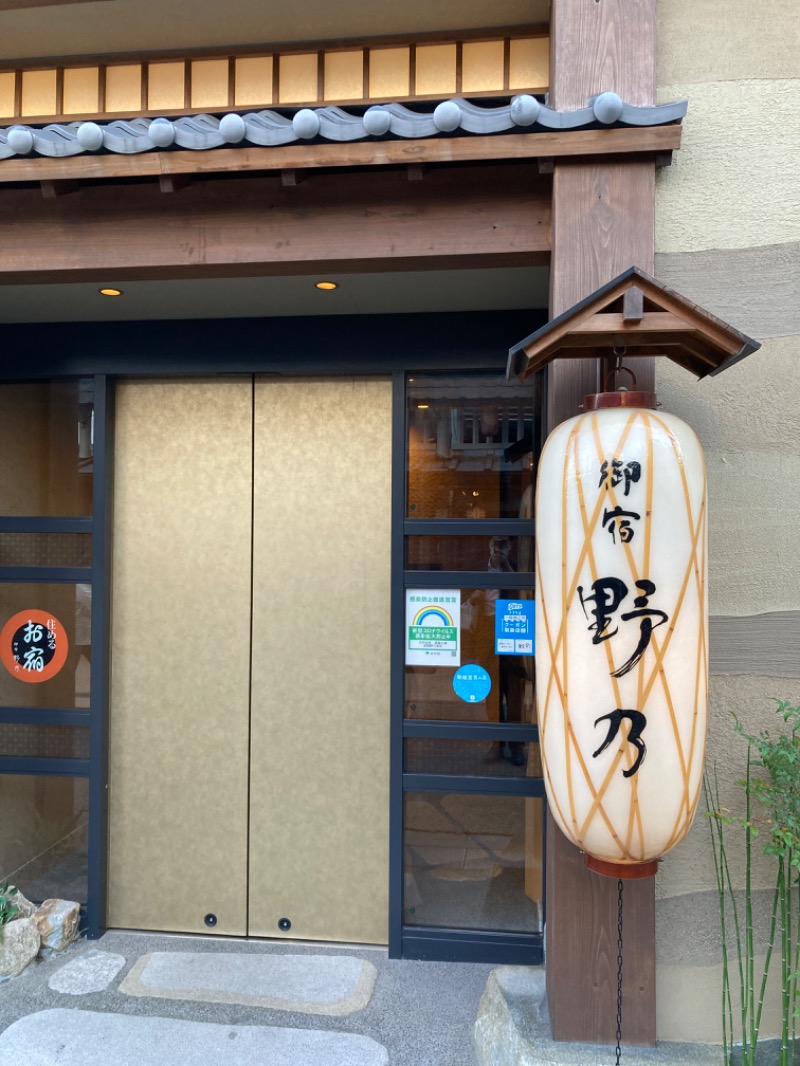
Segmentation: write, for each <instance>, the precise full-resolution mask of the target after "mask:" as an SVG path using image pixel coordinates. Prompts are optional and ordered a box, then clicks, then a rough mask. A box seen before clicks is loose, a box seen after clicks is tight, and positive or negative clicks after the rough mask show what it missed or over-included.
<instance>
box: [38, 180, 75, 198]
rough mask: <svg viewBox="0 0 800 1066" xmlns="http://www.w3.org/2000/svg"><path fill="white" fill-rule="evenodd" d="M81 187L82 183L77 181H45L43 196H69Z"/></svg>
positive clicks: (43, 183)
mask: <svg viewBox="0 0 800 1066" xmlns="http://www.w3.org/2000/svg"><path fill="white" fill-rule="evenodd" d="M79 188H80V183H79V182H77V181H43V182H42V196H43V197H44V198H45V200H55V198H56V197H57V196H68V195H69V194H70V193H72V192H77V191H78V189H79Z"/></svg>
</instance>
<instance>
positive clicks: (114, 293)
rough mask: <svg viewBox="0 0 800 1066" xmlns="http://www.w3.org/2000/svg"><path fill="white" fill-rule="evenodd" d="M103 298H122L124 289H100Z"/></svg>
mask: <svg viewBox="0 0 800 1066" xmlns="http://www.w3.org/2000/svg"><path fill="white" fill-rule="evenodd" d="M97 291H98V292H99V293H100V295H101V296H122V289H98V290H97Z"/></svg>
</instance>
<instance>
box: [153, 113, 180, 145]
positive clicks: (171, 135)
mask: <svg viewBox="0 0 800 1066" xmlns="http://www.w3.org/2000/svg"><path fill="white" fill-rule="evenodd" d="M147 132H148V135H149V137H150V140H151V141H152V142H153V144H154V145H155V146H156V148H169V146H170V145H171V144H172V142H173V141H174V140H175V127H174V126H173V125H172V123H171V122H170V120H169V119H168V118H154V119H153V121H152V122H151V123H150V129H149V130H148V131H147Z"/></svg>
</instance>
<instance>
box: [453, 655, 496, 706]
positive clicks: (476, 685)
mask: <svg viewBox="0 0 800 1066" xmlns="http://www.w3.org/2000/svg"><path fill="white" fill-rule="evenodd" d="M453 691H454V692H455V694H456V696H458V698H459V699H462V700H464V702H465V703H480V701H481V700H485V699H486V697H487V696H488V695H489V693H490V692H491V691H492V679H491V677H490V676H489V672H488V670H484V668H483V667H482V666H476V665H475V664H474V663H467V665H466V666H461V667H459V669H458V670H456V673H455V677H454V678H453Z"/></svg>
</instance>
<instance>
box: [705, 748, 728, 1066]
mask: <svg viewBox="0 0 800 1066" xmlns="http://www.w3.org/2000/svg"><path fill="white" fill-rule="evenodd" d="M703 797H704V799H705V801H706V811H707V812H708V818H709V826H708V828H709V831H710V833H711V853H712V855H713V858H714V876H715V878H716V881H717V901H718V903H719V913H720V930H721V940H722V1004H721V1007H722V1050H723V1055H724V1066H730V1062H731V1053H732V1048H731V1044H732V1041H733V1003H732V1001H731V984H730V973H729V963H728V931H727V921H726V918H725V883H724V880H723V875H722V863H721V860H720V856H719V850H718V847H717V836H719V848H720V849H721V848H722V847H724V840H723V838H722V827H721V824H720V821H719V818H718V816H717V812H718V811H719V783H718V781H717V771H716V767H715V768H714V794H713V795H712V792H711V785H710V783H709V780H708V774H707V773H706V774H703ZM712 799H713V801H714V802H713V803H712Z"/></svg>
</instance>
